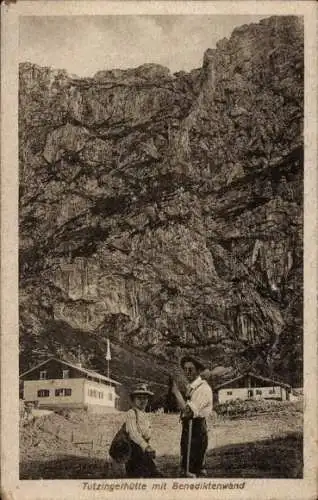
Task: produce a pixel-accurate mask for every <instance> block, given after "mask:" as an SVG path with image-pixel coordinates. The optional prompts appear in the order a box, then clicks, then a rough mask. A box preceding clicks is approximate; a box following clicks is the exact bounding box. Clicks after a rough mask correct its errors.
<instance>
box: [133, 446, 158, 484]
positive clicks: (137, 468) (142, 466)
mask: <svg viewBox="0 0 318 500" xmlns="http://www.w3.org/2000/svg"><path fill="white" fill-rule="evenodd" d="M126 475H127V477H129V478H136V477H162V476H161V474H160V473H159V471H158V469H157V467H156V464H155V463H154V461H153V460H152V458H151V457H149V455H148V454H147V453H145V452H144V451H143V450H142V448H141V447H140V446H139V445H138V444H136V443H135V442H134V441H131V456H130V459H129V460H128V462H127V463H126Z"/></svg>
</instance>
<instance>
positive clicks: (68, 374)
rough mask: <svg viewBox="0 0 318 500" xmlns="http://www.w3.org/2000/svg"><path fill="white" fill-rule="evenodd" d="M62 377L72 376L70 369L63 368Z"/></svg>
mask: <svg viewBox="0 0 318 500" xmlns="http://www.w3.org/2000/svg"><path fill="white" fill-rule="evenodd" d="M62 378H70V370H63V373H62Z"/></svg>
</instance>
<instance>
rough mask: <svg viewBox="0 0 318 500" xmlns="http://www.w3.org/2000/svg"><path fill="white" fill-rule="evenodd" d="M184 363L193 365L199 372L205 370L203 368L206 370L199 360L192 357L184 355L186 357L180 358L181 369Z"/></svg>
mask: <svg viewBox="0 0 318 500" xmlns="http://www.w3.org/2000/svg"><path fill="white" fill-rule="evenodd" d="M185 363H193V364H194V366H195V367H196V369H197V370H198V371H199V372H201V371H203V370H205V368H206V366H204V364H203V362H202V361H200V360H199V359H197V358H194V357H193V356H190V355H186V356H183V358H181V360H180V365H181V368H183V367H184V365H185Z"/></svg>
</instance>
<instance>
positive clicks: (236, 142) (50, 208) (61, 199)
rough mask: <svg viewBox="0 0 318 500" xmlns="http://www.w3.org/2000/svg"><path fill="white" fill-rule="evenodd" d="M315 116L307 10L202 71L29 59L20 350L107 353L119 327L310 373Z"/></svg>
mask: <svg viewBox="0 0 318 500" xmlns="http://www.w3.org/2000/svg"><path fill="white" fill-rule="evenodd" d="M302 130H303V26H302V24H301V21H300V18H296V17H272V18H269V19H264V20H263V21H261V22H260V23H259V24H252V25H249V26H246V25H245V26H242V27H240V28H237V29H236V30H235V31H234V32H233V34H232V36H231V38H230V39H229V40H226V39H224V40H222V41H220V42H219V43H218V45H217V47H216V49H214V50H211V49H208V50H207V51H206V53H205V54H204V59H203V66H202V68H199V69H195V70H193V71H192V72H190V73H184V72H179V73H177V74H173V75H172V74H170V72H169V70H168V69H167V68H164V67H161V66H158V65H155V64H145V65H143V66H141V67H139V68H135V69H128V70H125V71H124V70H112V71H100V72H98V73H97V74H96V75H95V76H94V77H93V78H83V79H81V78H77V77H71V76H69V75H68V74H67V73H66V72H65V71H53V70H51V69H50V68H42V67H38V66H36V65H34V64H31V63H23V64H21V65H20V107H19V138H20V320H21V321H20V323H21V336H20V337H21V366H22V368H26V367H27V366H29V364H31V363H34V362H35V361H37V360H39V359H41V356H42V357H43V356H46V355H47V354H48V353H52V354H56V353H58V354H61V355H62V354H65V353H66V352H67V354H68V355H69V356H72V352H74V353H75V348H76V346H77V344H78V343H81V344H82V348H83V352H84V354H85V356H86V361H87V362H88V363H89V361H90V360H91V364H92V365H94V362H93V361H92V359H93V358H94V356H95V357H96V350H98V349H99V356H100V359H102V356H103V345H104V344H103V341H104V339H105V336H107V335H108V334H109V335H110V337H111V338H112V339H113V342H114V343H115V344H117V345H118V349H122V348H127V349H128V348H132V349H133V348H137V349H139V350H141V351H145V352H147V356H148V359H153V360H155V359H157V360H158V359H161V362H163V363H164V362H165V360H171V359H173V358H176V356H177V357H178V356H179V355H180V354H181V353H182V352H184V351H191V352H196V353H198V354H200V356H201V357H205V358H206V359H207V360H209V361H210V362H211V364H212V368H214V369H215V371H216V372H217V370H219V369H220V367H224V368H225V369H231V370H236V369H241V368H242V367H246V366H250V365H253V366H254V367H255V368H259V369H261V370H262V371H263V372H264V371H265V372H267V373H268V374H272V375H275V374H276V375H277V376H281V377H283V378H285V380H286V379H287V380H289V381H290V382H292V383H299V382H301V371H302V229H303V221H302V214H303V210H302V209H303V185H302V182H303V162H302V158H303V154H302V144H303V136H302ZM57 331H58V332H59V333H58V334H57V333H56V332H57ZM52 332H55V333H52ZM63 332H64V334H63ZM66 332H68V333H66ZM70 332H72V334H71V333H70ZM74 332H76V334H75V333H74ZM70 339H71V340H70ZM89 339H90V340H89ZM92 339H93V340H92ZM91 340H92V341H93V344H92V346H93V347H91V350H89V348H88V345H90V344H89V342H90V341H91ZM129 346H130V347H129ZM94 353H95V354H94ZM74 355H75V354H74ZM94 359H95V358H94ZM95 361H96V360H95ZM100 363H102V361H100ZM118 370H120V366H119V365H118ZM141 375H142V374H140V376H141ZM143 376H144V377H145V374H143Z"/></svg>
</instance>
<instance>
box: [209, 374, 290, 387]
mask: <svg viewBox="0 0 318 500" xmlns="http://www.w3.org/2000/svg"><path fill="white" fill-rule="evenodd" d="M247 375H249V376H250V377H252V378H255V379H257V380H261V381H263V382H270V383H271V384H273V385H280V386H282V387H286V388H290V387H291V386H290V385H289V384H286V383H285V382H280V381H279V380H273V379H272V378H268V377H263V376H262V375H258V374H257V373H253V372H246V373H243V374H242V375H239V376H238V377H235V378H232V379H231V380H227V382H223V384H219V385H218V386H216V387H215V390H216V391H218V390H219V389H221V388H222V387H226V386H227V385H230V384H232V383H233V382H236V381H237V380H240V379H241V378H243V377H246V376H247Z"/></svg>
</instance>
